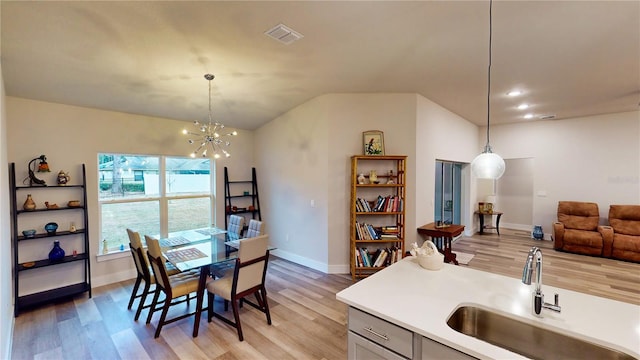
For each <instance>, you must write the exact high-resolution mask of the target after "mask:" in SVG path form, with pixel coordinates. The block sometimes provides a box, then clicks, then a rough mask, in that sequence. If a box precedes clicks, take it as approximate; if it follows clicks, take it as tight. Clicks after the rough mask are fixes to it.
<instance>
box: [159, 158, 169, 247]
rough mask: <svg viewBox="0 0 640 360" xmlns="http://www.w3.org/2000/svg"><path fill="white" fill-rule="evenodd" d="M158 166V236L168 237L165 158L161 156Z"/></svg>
mask: <svg viewBox="0 0 640 360" xmlns="http://www.w3.org/2000/svg"><path fill="white" fill-rule="evenodd" d="M158 165H159V169H158V172H159V175H160V176H159V177H158V178H159V179H160V234H161V235H162V237H167V236H169V235H168V234H169V201H168V199H167V172H166V170H167V157H166V156H161V157H160V161H159V162H158Z"/></svg>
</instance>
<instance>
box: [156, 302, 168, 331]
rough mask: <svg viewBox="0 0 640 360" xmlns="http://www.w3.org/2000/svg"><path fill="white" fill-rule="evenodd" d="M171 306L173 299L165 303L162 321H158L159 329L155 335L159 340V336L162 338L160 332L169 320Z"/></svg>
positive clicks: (161, 316)
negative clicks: (168, 314)
mask: <svg viewBox="0 0 640 360" xmlns="http://www.w3.org/2000/svg"><path fill="white" fill-rule="evenodd" d="M169 306H171V299H169V298H167V299H166V300H165V302H164V306H163V307H162V314H161V315H160V320H159V321H158V327H157V328H156V334H155V335H154V338H157V337H158V336H160V330H162V326H163V325H164V322H165V320H166V319H167V313H168V312H169Z"/></svg>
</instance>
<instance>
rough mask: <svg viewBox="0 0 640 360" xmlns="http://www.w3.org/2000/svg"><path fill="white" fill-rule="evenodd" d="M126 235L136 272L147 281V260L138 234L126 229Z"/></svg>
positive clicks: (148, 275)
mask: <svg viewBox="0 0 640 360" xmlns="http://www.w3.org/2000/svg"><path fill="white" fill-rule="evenodd" d="M127 235H129V248H131V256H132V257H133V262H134V263H135V264H136V270H138V274H140V275H141V276H142V277H143V278H144V279H145V280H148V279H149V277H150V275H151V274H150V273H149V260H148V259H147V257H146V256H145V255H144V251H143V249H142V240H141V239H140V233H138V232H137V231H133V230H131V229H127Z"/></svg>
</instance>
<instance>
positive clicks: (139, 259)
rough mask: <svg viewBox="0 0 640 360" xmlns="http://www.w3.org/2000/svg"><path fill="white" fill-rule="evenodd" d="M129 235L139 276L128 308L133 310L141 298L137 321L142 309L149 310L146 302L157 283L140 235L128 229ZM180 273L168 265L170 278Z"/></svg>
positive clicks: (132, 254) (130, 246)
mask: <svg viewBox="0 0 640 360" xmlns="http://www.w3.org/2000/svg"><path fill="white" fill-rule="evenodd" d="M127 235H128V236H129V249H130V251H131V256H132V257H133V263H134V264H135V265H136V271H137V272H138V275H137V276H136V282H135V283H134V285H133V290H132V291H131V297H130V298H129V305H128V306H127V309H129V310H131V307H132V306H133V302H134V301H135V299H137V298H140V302H139V303H138V309H137V310H136V316H135V318H134V319H135V320H136V321H137V320H138V318H140V313H141V312H142V309H145V308H148V307H149V306H150V304H147V305H145V301H146V299H147V296H148V295H149V294H150V293H151V292H152V291H151V285H155V283H156V281H155V278H154V277H153V276H152V275H151V273H152V271H153V270H151V266H150V265H149V260H148V259H147V256H146V255H145V253H144V249H143V246H142V240H141V239H140V233H138V232H137V231H133V230H131V229H127ZM178 273H180V270H178V269H176V268H175V267H174V266H173V265H171V264H170V263H169V264H167V274H168V275H169V276H172V275H175V274H178ZM143 281H144V288H143V289H142V292H140V293H138V290H140V285H141V283H142V282H143ZM154 291H155V289H154Z"/></svg>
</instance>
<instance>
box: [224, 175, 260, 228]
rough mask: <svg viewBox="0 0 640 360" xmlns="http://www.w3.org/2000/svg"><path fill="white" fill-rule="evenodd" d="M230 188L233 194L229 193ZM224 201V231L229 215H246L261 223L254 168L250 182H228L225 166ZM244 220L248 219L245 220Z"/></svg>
mask: <svg viewBox="0 0 640 360" xmlns="http://www.w3.org/2000/svg"><path fill="white" fill-rule="evenodd" d="M234 184H235V185H234ZM232 185H234V186H232ZM232 187H233V194H232V192H231V188H232ZM224 199H225V207H224V208H225V210H224V228H225V229H226V228H227V225H228V222H229V219H228V217H229V215H240V214H248V216H247V217H249V215H250V219H256V217H257V219H258V220H260V221H262V215H261V214H260V197H259V196H258V180H257V177H256V168H254V167H253V168H251V180H240V181H229V171H228V169H227V167H226V166H225V167H224ZM249 199H250V201H249ZM234 209H235V210H234ZM242 216H244V215H242ZM245 220H249V219H247V218H245ZM246 223H247V224H248V221H246ZM247 224H245V229H246V227H247Z"/></svg>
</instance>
